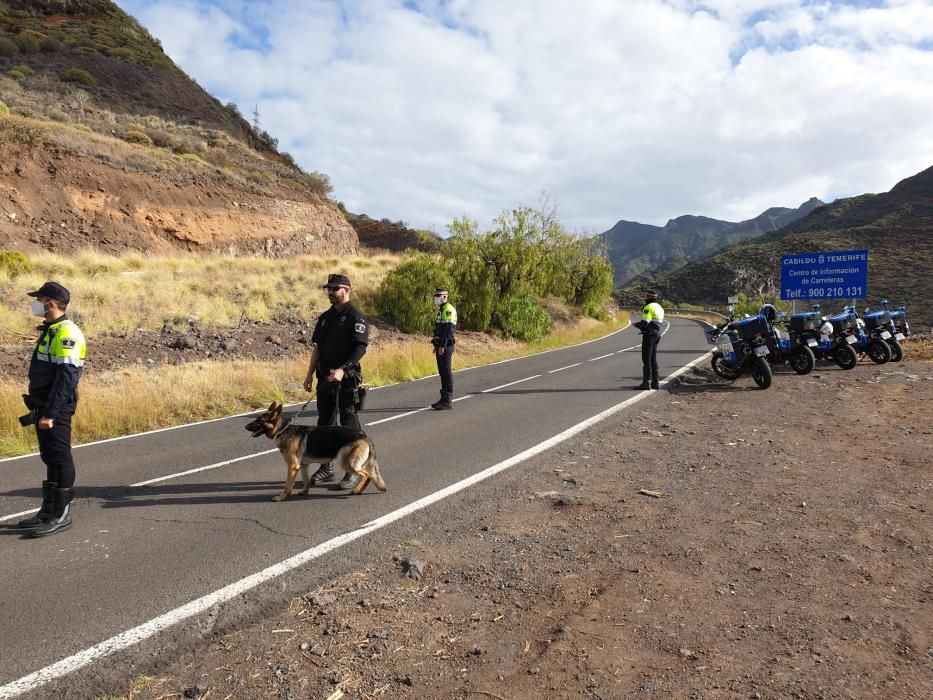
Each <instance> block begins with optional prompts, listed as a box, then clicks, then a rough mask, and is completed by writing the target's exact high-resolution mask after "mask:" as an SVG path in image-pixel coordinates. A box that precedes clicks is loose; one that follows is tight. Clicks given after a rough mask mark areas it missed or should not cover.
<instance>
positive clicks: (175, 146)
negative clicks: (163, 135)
mask: <svg viewBox="0 0 933 700" xmlns="http://www.w3.org/2000/svg"><path fill="white" fill-rule="evenodd" d="M172 153H174V154H175V155H176V156H185V155H188V154H190V153H195V150H194V148H193V147H192V146H191V144H188V143H185V142H184V141H177V142H173V143H172Z"/></svg>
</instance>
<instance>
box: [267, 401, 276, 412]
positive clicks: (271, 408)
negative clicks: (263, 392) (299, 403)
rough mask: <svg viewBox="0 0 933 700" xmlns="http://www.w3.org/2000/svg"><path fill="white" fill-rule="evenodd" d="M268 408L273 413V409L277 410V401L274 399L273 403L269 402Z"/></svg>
mask: <svg viewBox="0 0 933 700" xmlns="http://www.w3.org/2000/svg"><path fill="white" fill-rule="evenodd" d="M268 410H269V412H270V413H271V412H272V411H274V410H275V401H273V402H272V403H270V404H269V409H268Z"/></svg>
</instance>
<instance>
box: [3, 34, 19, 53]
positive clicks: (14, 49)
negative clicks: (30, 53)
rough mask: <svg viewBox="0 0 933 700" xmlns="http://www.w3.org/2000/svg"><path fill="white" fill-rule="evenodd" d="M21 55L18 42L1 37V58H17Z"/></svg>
mask: <svg viewBox="0 0 933 700" xmlns="http://www.w3.org/2000/svg"><path fill="white" fill-rule="evenodd" d="M18 53H19V47H18V46H17V45H16V42H15V41H13V40H12V39H9V38H8V37H5V36H0V56H15V55H16V54H18Z"/></svg>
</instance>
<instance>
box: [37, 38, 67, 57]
mask: <svg viewBox="0 0 933 700" xmlns="http://www.w3.org/2000/svg"><path fill="white" fill-rule="evenodd" d="M39 50H40V51H41V52H42V53H55V52H56V51H61V50H62V42H60V41H59V40H58V39H56V38H55V37H52V36H47V37H44V38H42V39H40V40H39Z"/></svg>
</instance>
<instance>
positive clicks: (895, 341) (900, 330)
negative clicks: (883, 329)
mask: <svg viewBox="0 0 933 700" xmlns="http://www.w3.org/2000/svg"><path fill="white" fill-rule="evenodd" d="M880 303H881V306H882V308H883V309H884V310H885V311H887V312H888V315H889V316H890V320H889V321H888V330H889V331H890V332H891V335H892V336H893V338H891V339H889V340H888V341H887V342H888V345H890V346H891V362H900V361H901V360H903V359H904V348H903V346H902V345H901V341H903V340H904V339H905V338H907V337H908V336H909V335H910V324H909V323H907V307H906V306H905V305H904V304H901V305H900V306H898V307H897V308H896V309H895V310H894V311H891V310H890V309H888V300H887V299H882V300H881V302H880Z"/></svg>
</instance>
